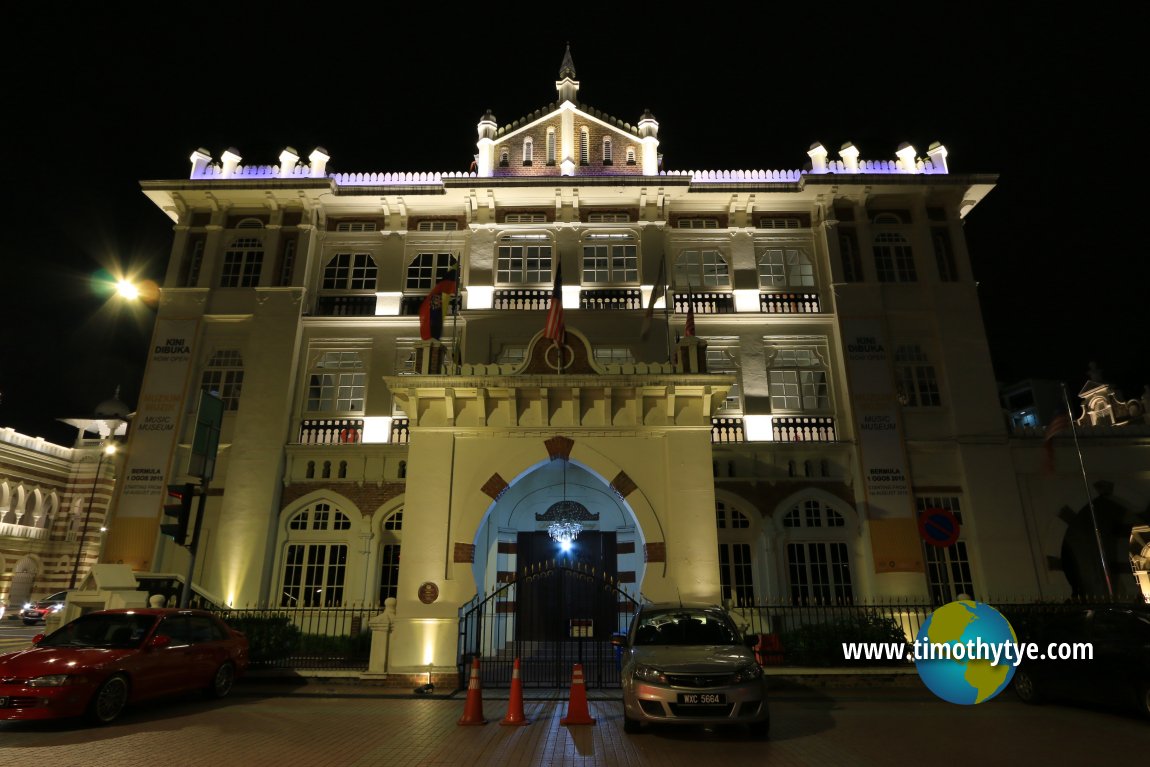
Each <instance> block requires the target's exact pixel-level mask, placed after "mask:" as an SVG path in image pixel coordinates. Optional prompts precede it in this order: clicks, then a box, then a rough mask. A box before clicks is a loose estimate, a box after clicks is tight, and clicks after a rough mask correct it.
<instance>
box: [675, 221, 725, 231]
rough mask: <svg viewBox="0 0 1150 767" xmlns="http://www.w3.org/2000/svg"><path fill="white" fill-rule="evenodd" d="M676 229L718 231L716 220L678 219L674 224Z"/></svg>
mask: <svg viewBox="0 0 1150 767" xmlns="http://www.w3.org/2000/svg"><path fill="white" fill-rule="evenodd" d="M675 228H676V229H718V228H719V219H717V218H680V219H679V220H678V221H676V222H675Z"/></svg>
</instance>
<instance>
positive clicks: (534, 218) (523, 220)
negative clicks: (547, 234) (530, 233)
mask: <svg viewBox="0 0 1150 767" xmlns="http://www.w3.org/2000/svg"><path fill="white" fill-rule="evenodd" d="M503 222H504V223H506V224H546V223H547V216H546V214H543V213H508V214H507V215H506V216H504V217H503Z"/></svg>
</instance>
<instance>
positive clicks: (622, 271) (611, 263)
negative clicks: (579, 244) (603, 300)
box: [583, 233, 639, 285]
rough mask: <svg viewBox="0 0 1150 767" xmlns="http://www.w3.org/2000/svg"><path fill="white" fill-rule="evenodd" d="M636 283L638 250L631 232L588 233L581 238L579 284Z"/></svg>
mask: <svg viewBox="0 0 1150 767" xmlns="http://www.w3.org/2000/svg"><path fill="white" fill-rule="evenodd" d="M638 282H639V253H638V248H637V246H636V245H635V236H634V235H633V234H626V233H618V234H599V233H595V234H589V235H587V236H586V238H585V239H584V240H583V284H584V285H625V284H636V283H638Z"/></svg>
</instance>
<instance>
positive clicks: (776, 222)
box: [759, 216, 803, 229]
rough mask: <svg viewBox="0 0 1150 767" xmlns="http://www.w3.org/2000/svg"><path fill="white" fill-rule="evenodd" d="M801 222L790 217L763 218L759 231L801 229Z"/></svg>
mask: <svg viewBox="0 0 1150 767" xmlns="http://www.w3.org/2000/svg"><path fill="white" fill-rule="evenodd" d="M802 228H803V222H802V221H800V220H799V219H797V218H794V217H791V216H763V217H762V218H760V219H759V229H802Z"/></svg>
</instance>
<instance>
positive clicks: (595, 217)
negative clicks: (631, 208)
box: [587, 212, 631, 224]
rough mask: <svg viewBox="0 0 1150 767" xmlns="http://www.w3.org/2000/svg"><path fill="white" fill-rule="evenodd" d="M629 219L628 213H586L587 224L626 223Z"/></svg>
mask: <svg viewBox="0 0 1150 767" xmlns="http://www.w3.org/2000/svg"><path fill="white" fill-rule="evenodd" d="M630 220H631V214H630V213H614V212H612V213H588V214H587V223H588V224H626V223H627V222H629V221H630Z"/></svg>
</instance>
